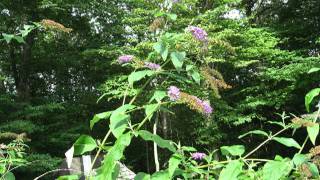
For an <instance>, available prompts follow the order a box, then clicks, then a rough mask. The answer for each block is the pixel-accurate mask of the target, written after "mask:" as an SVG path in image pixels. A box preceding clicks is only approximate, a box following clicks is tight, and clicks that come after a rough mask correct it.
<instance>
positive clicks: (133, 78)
mask: <svg viewBox="0 0 320 180" xmlns="http://www.w3.org/2000/svg"><path fill="white" fill-rule="evenodd" d="M154 73H155V72H154V71H152V70H143V71H135V72H132V73H131V74H130V75H129V77H128V81H129V84H130V85H133V83H134V82H137V81H140V80H141V79H143V78H144V77H146V76H152V75H153V74H154Z"/></svg>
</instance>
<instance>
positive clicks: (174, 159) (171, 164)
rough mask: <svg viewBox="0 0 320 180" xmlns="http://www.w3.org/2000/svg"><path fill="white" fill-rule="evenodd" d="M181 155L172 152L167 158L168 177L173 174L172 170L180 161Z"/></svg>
mask: <svg viewBox="0 0 320 180" xmlns="http://www.w3.org/2000/svg"><path fill="white" fill-rule="evenodd" d="M181 160H182V159H181V156H180V155H179V154H173V155H172V156H171V158H170V159H169V168H168V171H169V178H170V179H172V175H173V174H174V171H175V170H176V169H177V168H178V166H179V164H180V162H181Z"/></svg>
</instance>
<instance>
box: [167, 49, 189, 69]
mask: <svg viewBox="0 0 320 180" xmlns="http://www.w3.org/2000/svg"><path fill="white" fill-rule="evenodd" d="M170 56H171V61H172V63H173V65H174V67H175V68H176V69H177V70H180V69H181V68H182V66H183V60H184V59H185V57H186V53H185V52H172V53H171V55H170Z"/></svg>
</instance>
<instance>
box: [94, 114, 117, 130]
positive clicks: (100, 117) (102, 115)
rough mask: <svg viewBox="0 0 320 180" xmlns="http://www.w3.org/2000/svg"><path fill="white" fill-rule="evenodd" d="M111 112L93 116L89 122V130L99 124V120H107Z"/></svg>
mask: <svg viewBox="0 0 320 180" xmlns="http://www.w3.org/2000/svg"><path fill="white" fill-rule="evenodd" d="M111 113H112V111H107V112H103V113H99V114H96V115H94V117H93V118H92V119H91V121H90V129H92V128H93V126H94V125H95V124H96V123H97V122H99V121H100V120H101V119H107V118H109V117H110V115H111Z"/></svg>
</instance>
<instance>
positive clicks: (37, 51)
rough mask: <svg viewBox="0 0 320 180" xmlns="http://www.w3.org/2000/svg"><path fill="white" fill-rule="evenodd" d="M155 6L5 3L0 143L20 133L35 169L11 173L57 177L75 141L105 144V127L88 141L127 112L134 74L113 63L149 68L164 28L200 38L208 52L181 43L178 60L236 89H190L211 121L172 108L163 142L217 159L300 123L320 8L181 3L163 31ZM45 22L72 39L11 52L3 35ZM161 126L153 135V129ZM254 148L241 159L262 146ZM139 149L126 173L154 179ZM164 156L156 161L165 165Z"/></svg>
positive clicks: (280, 1) (141, 145)
mask: <svg viewBox="0 0 320 180" xmlns="http://www.w3.org/2000/svg"><path fill="white" fill-rule="evenodd" d="M159 3H160V1H159V0H150V1H144V0H107V1H106V0H91V1H79V0H64V1H62V0H2V1H1V2H0V12H1V13H0V22H1V24H0V34H1V35H0V39H1V40H0V45H1V48H0V135H1V133H7V132H12V133H26V134H27V137H28V139H29V140H30V141H28V142H26V143H27V145H28V146H29V148H28V149H27V154H28V155H27V157H26V159H27V160H28V161H35V163H31V164H30V165H29V166H28V167H23V168H18V169H16V170H15V173H17V174H18V175H19V174H20V175H23V176H24V177H30V178H31V179H32V178H33V177H35V176H37V175H39V174H41V173H43V172H45V171H48V170H52V169H55V168H57V167H58V165H59V163H60V161H61V159H62V158H63V156H64V152H65V151H66V150H67V149H68V148H69V147H70V146H71V145H72V143H73V142H74V140H75V139H76V138H77V137H78V136H79V135H80V134H91V135H93V136H95V137H97V138H101V137H102V135H103V134H104V133H105V132H106V131H107V126H106V124H103V123H102V124H100V125H98V126H96V127H95V128H94V129H93V130H90V128H89V120H90V119H91V118H92V117H93V115H94V114H95V113H100V112H104V111H107V110H112V109H115V107H117V106H118V105H119V104H121V103H122V102H121V98H122V96H123V92H124V91H125V89H126V82H127V80H126V78H125V77H126V76H125V75H126V74H128V72H129V68H128V69H126V68H123V67H121V66H119V65H117V64H116V63H115V62H116V59H117V57H118V56H119V55H121V54H134V55H135V56H137V57H139V58H140V59H147V58H148V57H144V55H145V54H148V52H151V51H150V49H152V42H154V41H155V39H154V37H155V36H154V35H155V33H158V31H157V28H163V27H165V26H171V28H170V29H172V32H170V33H181V32H183V30H184V29H185V28H187V27H188V25H197V26H199V27H202V28H203V29H205V30H206V31H207V32H208V34H209V37H210V39H209V42H208V47H207V48H204V49H200V50H199V48H194V46H195V44H193V43H187V41H190V39H191V37H189V39H188V36H186V37H185V39H183V40H181V44H180V46H181V47H176V48H181V49H184V50H186V51H187V52H188V60H190V61H194V62H196V61H204V62H206V63H207V64H208V65H210V66H211V67H213V68H215V69H217V70H218V71H219V72H220V73H221V75H222V76H223V78H224V81H225V82H226V83H227V84H229V85H230V86H231V87H232V88H227V89H225V90H222V91H220V92H218V91H217V90H216V89H215V88H209V86H208V87H197V86H193V87H192V88H190V89H188V92H190V93H191V94H194V95H197V96H199V97H204V96H205V97H208V98H209V99H210V101H211V103H212V105H213V107H214V115H213V116H212V117H211V119H210V120H205V119H203V118H202V117H201V115H198V114H195V113H194V112H193V111H191V110H189V109H188V108H186V107H182V106H176V107H174V110H173V112H174V113H168V114H167V119H168V122H169V123H168V124H167V125H165V126H167V127H168V129H169V130H168V131H166V132H164V131H161V130H160V134H161V135H162V137H165V138H170V139H172V140H174V141H177V142H178V141H180V142H181V144H184V145H193V146H196V147H197V148H198V149H202V150H204V151H205V150H210V151H212V150H214V149H216V148H217V147H218V146H219V145H221V144H222V142H223V144H224V145H226V144H236V143H237V142H238V141H239V140H238V139H237V136H238V135H239V134H241V133H243V132H246V131H248V130H249V129H254V128H261V129H265V130H271V129H270V128H271V127H270V126H269V125H268V124H267V123H266V122H267V121H268V120H278V119H280V118H279V117H278V116H277V115H276V113H277V112H278V113H282V111H286V112H291V113H293V114H296V115H300V114H304V113H306V112H305V110H304V103H303V101H304V95H305V94H306V92H308V90H310V89H312V88H314V87H317V86H318V85H319V83H317V79H318V78H319V72H317V73H313V74H308V73H307V72H308V70H309V69H310V68H311V67H320V61H319V52H320V51H319V38H320V36H319V30H320V28H319V25H320V22H319V21H320V17H319V16H320V9H319V8H318V7H319V6H320V2H318V1H316V0H303V1H297V0H274V1H261V0H180V1H179V2H178V3H177V4H176V5H175V6H173V7H172V8H173V12H174V13H175V14H176V15H177V17H178V18H177V19H175V18H174V17H171V20H170V21H168V24H166V25H163V24H162V20H161V18H159V17H155V16H154V14H157V12H158V11H159V9H160V8H161V7H159ZM43 20H53V21H54V22H56V23H60V24H61V25H63V26H64V27H65V28H70V29H72V31H71V32H70V31H69V30H67V31H66V29H63V28H62V29H59V28H58V29H52V28H51V29H50V28H39V29H36V30H34V31H32V32H30V33H29V34H28V35H27V36H26V37H24V41H25V43H21V42H19V41H18V40H11V41H10V42H9V43H8V42H7V41H6V38H7V37H8V36H7V34H18V33H19V32H21V30H23V28H24V25H31V24H32V23H33V22H36V23H41V22H44V21H43ZM42 25H43V24H42ZM43 26H44V27H45V25H43ZM63 26H62V27H63ZM183 41H185V42H183ZM198 51H204V52H205V53H206V55H207V56H206V57H207V58H202V57H199V56H197V54H199V53H198ZM197 68H200V67H197ZM168 84H170V82H168ZM182 89H183V87H182ZM133 94H135V92H134V91H133V92H128V95H129V96H131V95H133ZM101 96H102V98H100V99H99V101H98V102H97V100H98V98H99V97H101ZM137 119H138V118H137ZM163 126H164V125H163V124H160V129H161V127H163ZM149 128H151V127H149ZM163 129H164V128H163ZM298 134H299V132H298ZM297 136H298V135H297ZM190 137H192V138H190ZM248 138H250V137H248ZM298 140H299V139H298ZM9 141H10V137H9V138H8V137H1V136H0V143H6V142H9ZM246 141H247V140H246ZM249 141H250V139H249ZM301 141H303V140H302V139H301ZM250 142H251V143H250V144H248V146H249V147H248V148H250V147H254V146H255V145H256V144H258V142H254V141H253V140H252V141H250ZM135 144H136V146H134V147H130V148H129V149H128V150H127V152H126V159H125V160H124V161H125V162H126V164H127V165H128V166H131V167H132V168H133V169H134V170H135V171H137V172H138V171H145V172H151V171H153V170H154V167H153V164H154V163H153V158H152V156H150V154H151V153H152V144H148V143H145V142H142V141H141V142H140V141H139V142H135ZM270 147H272V144H270V146H267V147H266V148H265V149H263V150H261V151H260V152H258V153H259V155H260V156H269V157H270V156H272V155H274V154H275V152H279V151H281V152H284V153H285V154H288V155H289V154H290V151H287V150H285V149H281V147H279V148H278V147H277V148H274V147H273V148H270ZM160 154H161V156H163V157H162V158H161V157H160V161H161V159H165V153H160ZM146 157H149V158H146ZM37 162H40V163H37ZM162 163H164V162H162ZM18 179H19V178H18ZM49 179H50V177H49Z"/></svg>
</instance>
